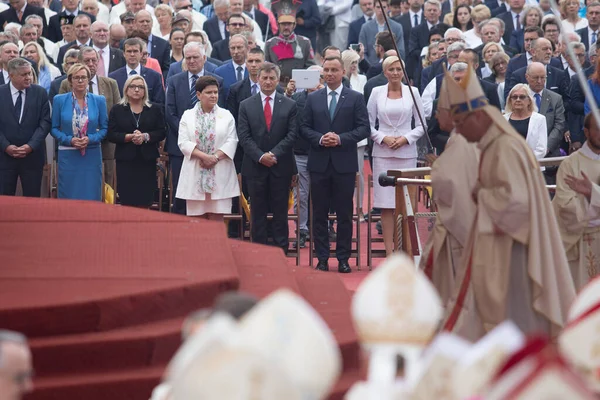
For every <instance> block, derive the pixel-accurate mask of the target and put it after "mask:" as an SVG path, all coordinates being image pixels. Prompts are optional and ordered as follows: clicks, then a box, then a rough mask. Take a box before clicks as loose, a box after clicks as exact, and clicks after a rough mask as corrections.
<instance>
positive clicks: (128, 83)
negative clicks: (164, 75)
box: [119, 75, 152, 107]
mask: <svg viewBox="0 0 600 400" xmlns="http://www.w3.org/2000/svg"><path fill="white" fill-rule="evenodd" d="M136 80H139V81H142V83H143V84H144V97H142V104H144V105H145V106H146V107H152V104H150V102H149V101H148V85H147V84H146V80H145V79H144V77H143V76H141V75H132V76H130V77H129V78H127V80H126V81H125V85H123V97H122V98H121V101H119V104H122V105H124V106H126V105H129V96H127V90H129V86H131V84H132V83H133V81H136Z"/></svg>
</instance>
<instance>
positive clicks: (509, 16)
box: [494, 0, 526, 43]
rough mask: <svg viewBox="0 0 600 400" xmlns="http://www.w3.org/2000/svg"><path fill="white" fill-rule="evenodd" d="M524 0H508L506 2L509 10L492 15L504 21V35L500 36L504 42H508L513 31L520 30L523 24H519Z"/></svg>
mask: <svg viewBox="0 0 600 400" xmlns="http://www.w3.org/2000/svg"><path fill="white" fill-rule="evenodd" d="M525 1H526V0H508V2H507V3H508V6H509V8H510V10H509V11H506V12H505V13H502V14H495V15H494V17H497V18H499V19H501V20H502V21H504V25H505V29H504V35H503V36H502V39H504V43H510V37H511V36H512V33H513V31H520V30H521V29H523V26H522V25H521V13H523V8H524V7H525Z"/></svg>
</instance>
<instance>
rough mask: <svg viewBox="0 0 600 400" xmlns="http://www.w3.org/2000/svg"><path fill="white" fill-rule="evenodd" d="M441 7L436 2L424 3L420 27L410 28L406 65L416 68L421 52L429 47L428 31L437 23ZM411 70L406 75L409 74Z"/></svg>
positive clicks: (432, 0)
mask: <svg viewBox="0 0 600 400" xmlns="http://www.w3.org/2000/svg"><path fill="white" fill-rule="evenodd" d="M441 13H442V7H441V5H440V3H439V2H438V1H437V0H428V1H427V2H425V8H424V12H423V15H424V17H425V18H423V19H422V22H421V25H419V26H417V27H416V28H412V29H411V31H410V39H409V42H408V53H407V54H408V55H407V57H406V58H407V59H409V60H408V61H407V64H408V65H410V66H413V68H416V66H417V65H419V62H420V60H421V51H422V50H423V48H425V47H427V46H429V31H430V30H431V28H433V27H434V26H435V25H437V24H438V23H439V20H440V15H441ZM410 71H411V68H409V69H408V71H407V72H408V73H409V74H411V72H410ZM413 79H414V76H413Z"/></svg>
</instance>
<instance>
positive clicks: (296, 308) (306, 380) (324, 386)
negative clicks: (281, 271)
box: [239, 289, 342, 400]
mask: <svg viewBox="0 0 600 400" xmlns="http://www.w3.org/2000/svg"><path fill="white" fill-rule="evenodd" d="M239 328H240V343H241V344H242V346H244V347H248V348H251V349H253V350H256V351H257V352H258V353H259V354H260V355H262V356H263V357H264V358H265V359H267V360H269V361H271V362H273V363H274V364H277V365H279V366H280V368H282V370H283V372H284V373H285V374H286V375H287V376H289V377H290V379H291V380H292V381H293V382H292V383H293V384H294V386H296V387H298V388H299V389H300V391H301V393H302V398H303V399H304V400H319V399H324V398H326V396H327V395H328V394H329V392H330V391H331V389H332V388H333V386H334V385H335V383H336V381H337V379H338V377H339V376H340V373H341V369H342V358H341V354H340V350H339V348H338V345H337V342H336V340H335V338H334V337H333V334H332V333H331V330H330V329H329V327H328V326H327V324H326V323H325V321H323V319H322V318H321V317H320V315H319V314H317V312H316V311H315V310H314V309H313V308H312V307H311V306H310V305H309V304H308V303H307V302H306V301H305V300H304V299H303V298H302V297H300V296H298V295H297V294H295V293H293V292H291V291H290V290H288V289H280V290H277V291H276V292H274V293H272V294H270V295H269V296H268V297H266V298H264V299H263V300H262V301H261V302H260V303H258V304H257V305H256V306H255V307H254V308H252V310H250V311H249V312H248V313H247V314H245V315H244V317H243V318H242V320H241V321H240V323H239Z"/></svg>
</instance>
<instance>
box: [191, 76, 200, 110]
mask: <svg viewBox="0 0 600 400" xmlns="http://www.w3.org/2000/svg"><path fill="white" fill-rule="evenodd" d="M197 80H198V75H192V87H191V88H190V101H191V102H192V107H194V106H195V105H196V103H197V102H198V96H197V95H196V81H197Z"/></svg>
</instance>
